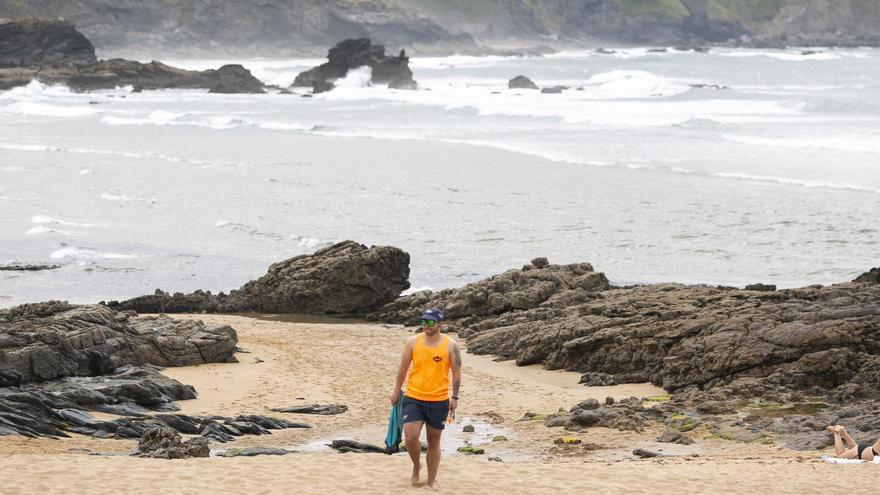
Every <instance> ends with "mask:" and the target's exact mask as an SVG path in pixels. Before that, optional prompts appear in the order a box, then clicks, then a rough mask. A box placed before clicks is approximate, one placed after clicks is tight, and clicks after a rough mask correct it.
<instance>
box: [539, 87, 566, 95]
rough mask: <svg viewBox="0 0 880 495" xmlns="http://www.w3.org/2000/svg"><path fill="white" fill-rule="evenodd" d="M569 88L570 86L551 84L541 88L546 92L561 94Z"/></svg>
mask: <svg viewBox="0 0 880 495" xmlns="http://www.w3.org/2000/svg"><path fill="white" fill-rule="evenodd" d="M566 89H568V86H550V87H547V88H541V92H542V93H544V94H559V93H562V92H563V91H565V90H566Z"/></svg>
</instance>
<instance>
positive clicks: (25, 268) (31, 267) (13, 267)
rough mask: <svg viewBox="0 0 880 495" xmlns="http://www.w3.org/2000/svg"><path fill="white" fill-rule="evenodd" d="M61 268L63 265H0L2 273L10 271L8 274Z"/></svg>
mask: <svg viewBox="0 0 880 495" xmlns="http://www.w3.org/2000/svg"><path fill="white" fill-rule="evenodd" d="M58 268H61V265H32V264H18V263H8V264H4V265H0V272H3V271H8V272H39V271H43V270H55V269H58Z"/></svg>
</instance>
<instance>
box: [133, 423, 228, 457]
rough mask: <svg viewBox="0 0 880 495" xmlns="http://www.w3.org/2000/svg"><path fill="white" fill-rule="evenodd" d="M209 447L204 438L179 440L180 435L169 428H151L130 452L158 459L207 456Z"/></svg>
mask: <svg viewBox="0 0 880 495" xmlns="http://www.w3.org/2000/svg"><path fill="white" fill-rule="evenodd" d="M210 454H211V449H210V447H208V441H207V440H206V439H204V438H199V437H196V438H191V439H189V440H187V441H186V442H182V441H181V437H180V435H179V434H178V433H177V432H176V431H174V430H172V429H171V428H163V427H158V428H151V429H149V430H147V431H145V432H144V434H143V436H142V437H141V439H140V441H138V446H137V449H136V450H135V451H134V453H132V455H133V456H136V457H153V458H158V459H189V458H191V457H208V456H209V455H210Z"/></svg>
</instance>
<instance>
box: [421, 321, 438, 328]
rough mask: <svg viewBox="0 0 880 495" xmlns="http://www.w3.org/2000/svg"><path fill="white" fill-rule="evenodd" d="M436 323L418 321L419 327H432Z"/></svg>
mask: <svg viewBox="0 0 880 495" xmlns="http://www.w3.org/2000/svg"><path fill="white" fill-rule="evenodd" d="M436 323H437V322H436V321H434V320H419V326H420V327H433V326H434V325H435V324H436Z"/></svg>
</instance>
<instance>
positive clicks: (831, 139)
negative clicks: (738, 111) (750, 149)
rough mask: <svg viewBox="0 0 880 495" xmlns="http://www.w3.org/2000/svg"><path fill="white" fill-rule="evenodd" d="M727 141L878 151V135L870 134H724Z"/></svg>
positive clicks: (879, 143)
mask: <svg viewBox="0 0 880 495" xmlns="http://www.w3.org/2000/svg"><path fill="white" fill-rule="evenodd" d="M722 137H723V138H724V139H726V140H728V141H735V142H738V143H744V144H752V145H757V146H779V147H783V148H814V149H826V150H835V151H853V152H858V153H880V137H878V136H872V135H861V136H859V135H844V136H833V135H823V136H809V137H761V136H739V135H733V134H724V135H722Z"/></svg>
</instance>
